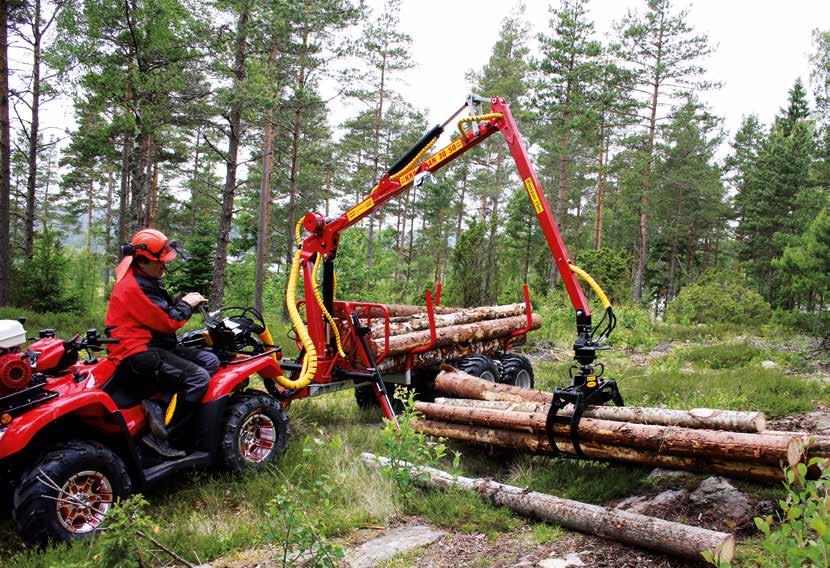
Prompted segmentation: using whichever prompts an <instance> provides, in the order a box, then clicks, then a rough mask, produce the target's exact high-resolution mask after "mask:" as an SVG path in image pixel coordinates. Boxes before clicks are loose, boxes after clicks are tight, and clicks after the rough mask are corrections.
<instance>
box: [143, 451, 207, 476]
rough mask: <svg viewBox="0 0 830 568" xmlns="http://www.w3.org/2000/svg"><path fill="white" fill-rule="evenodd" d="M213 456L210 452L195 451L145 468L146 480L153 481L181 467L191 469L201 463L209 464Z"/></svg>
mask: <svg viewBox="0 0 830 568" xmlns="http://www.w3.org/2000/svg"><path fill="white" fill-rule="evenodd" d="M211 460H212V458H211V455H210V454H209V453H208V452H193V453H192V454H187V455H186V456H184V457H183V458H179V459H177V460H170V461H167V462H164V463H160V464H158V465H155V466H153V467H151V468H148V469H145V470H144V480H145V482H147V483H153V482H154V481H158V480H159V479H161V478H163V477H166V476H168V475H169V474H171V473H173V472H174V471H178V470H180V469H191V468H194V467H197V466H200V465H209V464H210V462H211Z"/></svg>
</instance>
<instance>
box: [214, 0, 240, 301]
mask: <svg viewBox="0 0 830 568" xmlns="http://www.w3.org/2000/svg"><path fill="white" fill-rule="evenodd" d="M249 12H250V6H249V4H248V2H245V3H244V4H243V5H242V8H241V10H240V12H239V20H238V22H237V27H236V53H235V55H234V65H233V75H234V77H233V91H234V99H233V101H232V102H231V108H230V117H229V120H228V123H229V124H228V127H229V128H230V131H229V132H228V154H227V169H226V171H225V187H224V188H223V190H222V212H221V213H220V217H219V236H218V238H217V239H216V256H215V258H214V262H213V284H212V286H211V289H210V305H211V306H213V307H218V306H220V305H221V304H222V297H223V296H224V292H225V267H226V264H227V260H228V242H229V241H230V236H231V222H232V221H233V200H234V196H235V193H236V169H237V165H238V164H237V159H238V156H239V140H240V138H241V137H242V101H241V100H240V98H239V93H240V91H241V89H242V83H243V82H244V81H245V54H246V53H245V52H246V49H247V39H248V16H249Z"/></svg>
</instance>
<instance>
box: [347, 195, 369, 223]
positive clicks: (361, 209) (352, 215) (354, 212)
mask: <svg viewBox="0 0 830 568" xmlns="http://www.w3.org/2000/svg"><path fill="white" fill-rule="evenodd" d="M374 206H375V200H374V199H372V198H371V197H367V198H366V199H364V200H363V201H361V202H360V203H358V204H357V205H355V206H354V207H352V208H351V209H349V210H348V211H346V218H347V219H348V220H349V221H354V220H355V219H356V218H358V217H360V216H361V215H362V214H363V213H365V212H366V211H368V210H369V209H371V208H372V207H374Z"/></svg>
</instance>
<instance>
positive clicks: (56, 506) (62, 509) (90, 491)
mask: <svg viewBox="0 0 830 568" xmlns="http://www.w3.org/2000/svg"><path fill="white" fill-rule="evenodd" d="M132 488H133V486H132V481H131V479H130V474H129V472H128V471H127V467H126V466H125V465H124V462H123V461H122V460H121V458H120V457H118V455H117V454H116V453H115V452H113V451H112V450H110V449H109V448H107V447H106V446H104V445H102V444H99V443H97V442H82V441H79V440H76V441H71V442H67V443H65V444H62V445H60V446H58V447H57V448H56V449H54V450H52V451H50V452H47V453H46V454H45V455H44V456H43V457H42V458H41V459H40V460H39V461H38V462H37V463H35V465H34V466H32V467H31V469H29V470H28V471H26V472H25V473H24V474H23V475H22V476H21V478H20V483H19V484H18V486H17V489H16V490H15V492H14V500H13V507H14V508H13V510H12V516H13V517H14V522H15V527H16V529H17V534H18V535H20V538H22V539H23V540H24V541H26V542H27V543H29V544H33V545H36V546H45V545H46V544H48V543H49V542H50V541H52V542H68V541H72V540H77V539H79V538H83V537H85V536H88V535H91V534H94V533H96V532H97V531H99V530H100V528H101V523H102V522H103V520H104V518H105V517H106V515H107V512H109V510H110V509H111V508H112V507H113V505H114V504H115V503H116V502H117V501H118V500H119V499H125V498H126V497H128V496H129V495H130V493H132Z"/></svg>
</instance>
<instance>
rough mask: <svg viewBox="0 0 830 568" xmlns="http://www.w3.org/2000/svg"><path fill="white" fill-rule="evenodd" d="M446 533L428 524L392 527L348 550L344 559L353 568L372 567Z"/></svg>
mask: <svg viewBox="0 0 830 568" xmlns="http://www.w3.org/2000/svg"><path fill="white" fill-rule="evenodd" d="M445 534H446V532H445V531H439V530H436V529H434V528H432V527H430V526H427V525H413V526H409V527H400V528H397V529H392V530H390V531H386V532H385V533H384V534H383V535H381V536H379V537H378V538H373V539H372V540H370V541H368V542H364V543H363V544H361V545H360V546H358V547H357V548H353V549H351V550H349V551H347V552H346V556H345V559H344V560H345V563H346V566H350V567H351V568H371V567H372V566H377V565H378V564H380V563H381V562H384V561H385V560H389V559H390V558H392V557H393V556H395V555H396V554H399V553H401V552H406V551H408V550H412V549H413V548H418V547H421V546H426V545H428V544H432V543H433V542H435V541H437V540H438V539H440V538H441V537H443V536H444V535H445Z"/></svg>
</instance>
